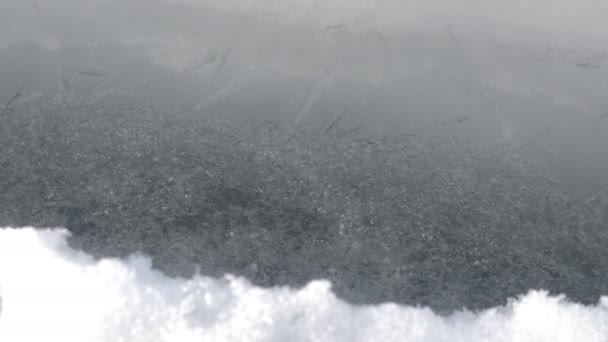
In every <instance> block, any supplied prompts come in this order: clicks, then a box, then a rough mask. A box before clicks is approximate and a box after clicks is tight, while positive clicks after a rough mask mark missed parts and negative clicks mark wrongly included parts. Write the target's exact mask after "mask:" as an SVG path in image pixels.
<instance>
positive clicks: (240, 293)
mask: <svg viewBox="0 0 608 342" xmlns="http://www.w3.org/2000/svg"><path fill="white" fill-rule="evenodd" d="M67 235H68V233H67V232H66V231H65V230H59V229H57V230H37V229H32V228H23V229H0V286H1V287H0V291H1V295H2V298H3V299H2V305H3V311H2V313H1V316H0V340H2V341H40V340H52V341H59V340H61V341H180V342H181V341H200V340H206V341H287V340H289V341H342V340H343V341H488V340H490V341H552V342H553V341H575V340H578V341H605V340H606V338H607V337H608V298H606V297H603V298H602V300H601V301H600V303H599V304H597V305H595V306H584V305H580V304H576V303H572V302H569V301H568V300H567V299H566V298H565V297H563V296H549V295H548V294H547V293H546V292H543V291H530V292H529V293H528V294H526V295H523V296H520V297H519V298H518V299H513V300H510V301H509V304H507V305H506V306H503V307H495V308H491V309H487V310H484V311H480V312H478V313H473V312H468V311H460V312H456V313H453V314H451V315H449V316H440V315H438V314H435V313H434V312H433V311H432V310H431V309H428V308H421V307H412V306H404V305H396V304H381V305H370V306H355V305H350V304H348V303H345V302H344V301H342V300H340V299H338V298H337V297H336V296H335V295H334V294H333V293H332V292H331V285H330V283H329V282H327V281H323V280H319V281H313V282H311V283H309V284H308V285H307V286H305V287H304V288H302V289H289V288H286V287H281V288H278V287H277V288H271V289H263V288H259V287H255V286H253V285H251V284H250V283H249V282H248V281H247V280H245V279H243V278H236V277H231V276H227V277H224V278H223V279H214V278H209V277H204V276H195V277H193V278H192V279H182V278H169V277H166V276H165V275H163V274H162V273H160V272H158V271H155V270H152V268H151V263H150V260H149V259H148V258H146V257H144V256H137V255H135V256H131V257H129V258H128V259H126V260H119V259H101V260H98V261H96V260H94V259H93V258H92V257H90V256H88V255H86V254H84V253H81V252H77V251H74V250H72V249H71V248H70V247H69V246H68V245H67V242H66V238H67Z"/></svg>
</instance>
